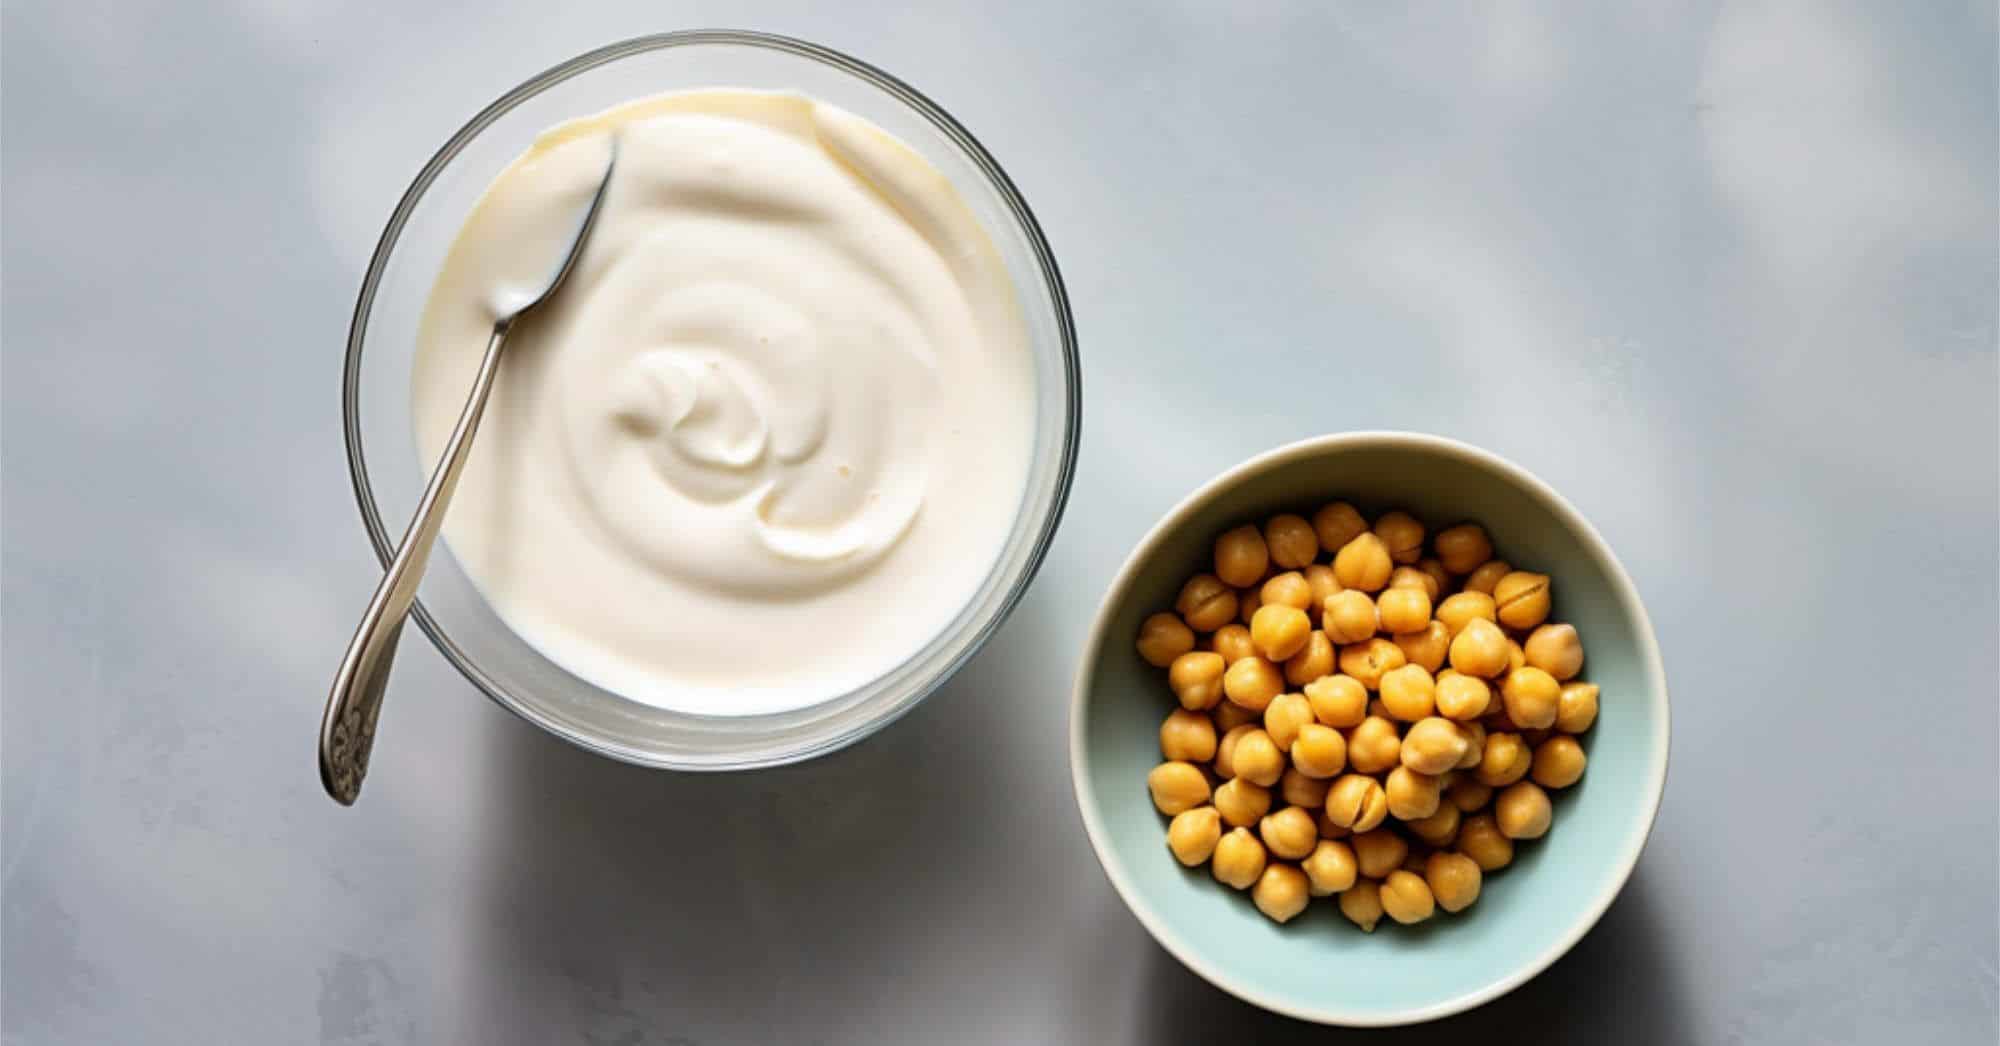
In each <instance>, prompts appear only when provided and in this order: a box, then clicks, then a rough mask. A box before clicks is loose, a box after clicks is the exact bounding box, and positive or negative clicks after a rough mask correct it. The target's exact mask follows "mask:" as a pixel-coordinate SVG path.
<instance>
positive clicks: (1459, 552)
mask: <svg viewBox="0 0 2000 1046" xmlns="http://www.w3.org/2000/svg"><path fill="white" fill-rule="evenodd" d="M1431 547H1432V548H1434V549H1436V550H1437V554H1438V560H1439V561H1440V562H1442V563H1444V568H1445V569H1446V570H1449V571H1451V572H1452V573H1454V574H1470V573H1472V572H1473V571H1474V570H1476V569H1478V567H1479V565H1480V564H1481V563H1484V562H1486V561H1487V560H1489V559H1492V558H1493V542H1492V540H1490V539H1489V538H1487V536H1486V528H1485V527H1482V526H1480V525H1479V524H1477V523H1460V524H1459V525H1458V526H1455V527H1446V528H1445V529H1443V530H1440V531H1438V536H1437V537H1436V539H1434V540H1433V541H1432V543H1431Z"/></svg>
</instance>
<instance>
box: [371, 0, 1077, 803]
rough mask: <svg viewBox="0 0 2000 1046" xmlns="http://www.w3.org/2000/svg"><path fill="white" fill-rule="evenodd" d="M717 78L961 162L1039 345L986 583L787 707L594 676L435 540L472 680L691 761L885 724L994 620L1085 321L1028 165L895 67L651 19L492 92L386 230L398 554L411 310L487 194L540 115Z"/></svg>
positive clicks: (410, 470) (490, 692) (1027, 541)
mask: <svg viewBox="0 0 2000 1046" xmlns="http://www.w3.org/2000/svg"><path fill="white" fill-rule="evenodd" d="M717 86H721V87H745V88H754V89H765V90H794V91H800V92H803V93H805V94H809V95H812V96H814V97H817V98H820V99H823V100H825V101H828V102H831V103H833V104H834V105H837V106H840V107H842V108H844V109H846V110H848V111H849V112H852V113H855V114H856V115H859V116H861V117H864V118H866V119H868V120H872V121H874V122H875V123H876V124H877V125H878V126H880V127H882V128H883V129H885V130H887V131H888V132H889V133H891V134H893V135H895V136H896V137H898V138H900V139H902V140H903V141H904V142H906V143H908V144H909V145H910V146H911V147H912V148H914V149H915V150H917V152H919V153H921V154H922V155H923V156H924V157H925V158H926V159H928V160H929V161H930V162H931V163H932V164H933V165H934V166H936V167H937V169H938V170H939V171H941V172H943V173H944V175H945V176H946V177H948V178H949V179H951V182H952V184H953V185H954V186H955V187H956V188H957V190H958V192H959V194H960V195H961V196H962V197H963V198H964V199H965V202H966V204H967V206H969V207H971V209H972V211H973V213H975V214H977V215H978V216H979V218H980V220H981V222H982V223H984V225H985V226H986V229H987V231H988V233H989V234H990V235H991V236H992V237H993V241H994V245H995V247H996V248H997V249H998V250H999V252H1000V255H1001V257H1002V259H1003V260H1004V261H1005V264H1006V266H1007V271H1008V274H1009V276H1011V277H1012V279H1013V283H1014V291H1015V294H1016V296H1017V299H1018V301H1019V304H1020V308H1021V314H1022V319H1023V322H1024V324H1025V326H1026V328H1027V330H1028V335H1029V341H1030V344H1031V345H1032V348H1033V352H1034V354H1035V401H1036V402H1035V410H1036V417H1035V428H1034V441H1035V445H1034V448H1033V451H1032V458H1031V464H1030V467H1029V473H1028V485H1027V489H1026V491H1025V492H1024V494H1023V497H1022V501H1021V505H1020V508H1019V510H1018V514H1017V516H1016V518H1015V520H1014V526H1013V529H1012V530H1011V531H1010V532H1009V534H1008V537H1007V543H1006V545H1005V547H1004V548H1003V549H1002V550H1001V552H1000V555H999V558H998V559H997V560H996V561H995V564H994V566H993V569H992V570H991V572H990V573H989V574H988V575H987V577H986V580H985V582H984V583H983V584H982V585H981V587H980V588H979V590H978V591H977V592H976V593H975V594H974V596H973V598H972V600H971V601H970V602H969V603H967V604H966V606H965V607H964V608H962V609H960V610H959V611H958V612H957V613H956V614H955V615H954V616H953V617H952V619H951V620H950V621H949V622H947V623H945V625H944V627H943V628H942V629H941V630H940V631H939V632H938V634H937V635H936V637H935V638H933V639H932V640H931V641H930V643H929V644H927V645H926V646H924V647H923V648H922V649H921V650H919V651H918V652H917V653H916V654H915V655H914V656H912V657H911V658H910V659H909V660H908V661H906V662H904V663H903V664H902V665H901V666H900V667H898V668H897V669H896V670H894V671H893V672H890V673H889V674H887V675H885V676H883V677H881V678H879V679H877V680H875V681H874V682H872V683H869V684H868V685H866V686H863V687H861V688H859V689H857V690H854V691H851V692H849V693H845V694H841V695H839V696H837V697H833V698H831V699H829V700H825V701H821V702H819V703H817V704H814V705H811V706H808V707H805V708H800V709H795V710H792V711H787V712H780V713H772V714H765V715H749V716H729V717H709V716H700V715H691V714H688V713H684V712H672V711H667V710H664V709H659V708H654V707H651V706H649V705H644V704H640V703H638V702H635V701H632V700H629V699H627V698H624V697H621V696H620V695H618V694H615V693H612V692H610V691H607V690H603V689H600V688H598V687H596V686H594V685H592V684H590V683H588V682H585V681H584V680H582V679H579V678H577V677H576V676H574V675H572V674H570V673H569V672H568V671H567V670H565V669H563V668H562V667H561V666H559V665H557V664H555V663H554V662H551V661H549V660H548V659H547V658H545V657H543V656H542V655H541V654H540V653H539V652H537V651H536V650H535V648H534V647H532V646H530V645H528V644H527V643H526V642H524V641H522V640H521V639H520V638H519V637H518V636H516V635H515V634H514V632H513V631H512V630H510V629H509V628H508V627H507V626H506V625H505V624H504V623H503V622H502V621H501V620H500V618H499V617H498V616H496V615H495V614H494V612H493V610H492V608H491V607H489V606H488V605H487V603H486V601H485V600H484V598H482V597H481V596H480V595H479V593H478V591H477V590H476V589H475V588H474V587H473V585H472V583H471V581H470V580H469V579H468V578H467V577H466V575H465V572H464V570H463V569H462V568H461V567H460V566H459V564H458V562H457V561H456V560H455V559H454V558H453V557H452V555H451V552H450V548H449V546H447V545H444V544H442V543H440V545H439V548H438V550H437V552H436V553H435V554H434V555H433V556H432V558H431V562H430V569H429V571H428V573H427V574H426V575H425V577H424V581H423V587H422V589H421V591H420V593H419V595H418V598H417V604H416V607H415V610H414V612H413V613H414V615H415V617H416V621H417V624H418V626H419V627H420V628H422V629H423V630H424V634H425V635H428V636H429V637H430V638H431V642H432V643H434V644H436V646H437V648H438V650H439V652H441V653H443V654H444V656H445V658H446V659H447V660H449V661H450V662H451V663H452V664H454V665H456V666H458V670H459V671H460V672H463V673H464V674H465V677H466V678H467V679H469V680H471V681H472V682H473V684H474V685H476V686H478V687H479V689H481V690H483V691H485V692H486V694H487V696H489V697H491V698H492V699H493V700H495V701H497V702H499V703H500V705H501V706H502V707H504V708H506V709H508V710H509V711H511V712H513V713H515V714H516V715H519V716H520V717H522V718H523V719H526V720H528V721H529V722H531V723H534V724H535V725H536V726H539V727H541V728H542V729H544V730H547V731H548V732H550V733H552V734H554V735H556V736H557V737H561V738H563V739H565V740H567V741H570V742H571V743H573V744H576V745H579V746H581V747H583V748H586V749H589V750H590V751H593V752H597V753H599V754H602V755H606V756H610V757H611V758H613V759H619V760H623V761H625V762H628V763H636V764H639V765H642V766H653V767H665V768H673V769H680V770H737V769H748V768H752V767H760V766H773V765H778V764H782V763H789V762H796V761H798V760H801V759H808V758H811V757H813V756H815V755H820V754H823V753H826V752H830V751H833V750H835V749H838V748H841V747H843V746H846V745H849V744H852V743H854V742H855V741H858V740H860V739H861V738H864V737H866V736H868V735H869V734H871V733H874V732H875V731H877V730H880V729H881V728H882V727H884V726H886V725H888V724H889V723H890V722H891V721H893V720H895V719H896V718H897V717H898V716H900V715H902V714H903V713H905V712H908V711H909V710H910V709H911V708H914V707H916V705H917V703H918V702H919V701H922V700H923V699H924V698H925V697H926V696H928V695H929V694H930V693H931V692H932V691H933V690H936V689H937V688H938V686H939V685H941V684H942V683H943V682H944V681H945V680H946V679H947V678H949V677H950V676H951V674H952V673H953V672H954V671H956V670H957V669H958V667H959V666H960V665H962V664H964V663H965V661H966V660H967V659H968V658H970V657H971V656H972V655H973V653H974V652H975V651H977V650H978V649H979V647H980V645H981V644H983V643H984V642H985V641H986V639H987V638H988V637H989V636H991V635H992V634H993V632H994V631H995V630H996V629H997V628H998V627H999V626H1000V622H1001V621H1002V620H1003V619H1005V618H1006V616H1007V613H1008V611H1010V610H1011V609H1013V607H1014V604H1015V603H1016V602H1017V601H1019V599H1020V597H1021V594H1022V592H1023V591H1024V590H1026V588H1027V586H1028V583H1029V581H1030V580H1031V579H1032V578H1033V576H1034V573H1035V570H1036V568H1037V567H1038V566H1040V564H1041V561H1042V556H1043V554H1044V553H1045V552H1046V551H1047V549H1048V545H1049V540H1050V539H1051V538H1052V537H1053V536H1054V534H1055V530H1056V524H1057V522H1058V520H1059V519H1060V517H1061V515H1062V508H1063V503H1064V501H1065V500H1066V498H1067V497H1068V494H1069V486H1070V479H1071V476H1072V474H1073V473H1074V471H1075V465H1076V447H1077V436H1078V430H1079V428H1080V426H1081V393H1080V376H1079V373H1078V362H1077V353H1076V337H1075V332H1074V330H1073V327H1072V324H1071V320H1070V312H1069V301H1068V298H1067V297H1066V296H1065V294H1064V292H1063V285H1062V278H1061V276H1060V274H1059V273H1058V272H1057V271H1056V263H1055V258H1054V257H1053V256H1052V255H1051V254H1050V252H1049V245H1048V243H1047V242H1046V241H1045V240H1044V239H1043V238H1042V232H1041V228H1040V226H1039V225H1037V224H1036V222H1035V217H1034V215H1033V214H1032V213H1030V212H1029V210H1028V205H1027V203H1026V201H1024V200H1022V199H1021V195H1020V193H1019V192H1017V191H1016V190H1015V188H1014V183H1013V182H1011V181H1010V180H1008V178H1007V175H1006V173H1005V172H1003V171H1002V170H1001V169H1000V165H999V164H998V163H995V162H994V160H993V158H992V157H991V156H990V155H988V154H987V152H986V150H985V149H984V148H983V147H982V146H980V144H979V142H978V141H976V140H975V139H974V138H973V137H972V135H971V133H970V132H968V131H966V129H965V128H963V127H961V126H959V124H958V122H957V121H956V120H953V119H952V118H951V116H950V114H948V113H946V112H945V111H944V110H943V109H942V108H939V107H938V105H937V104H936V103H935V102H932V101H931V100H930V99H928V98H925V97H924V96H923V95H921V94H919V93H917V91H916V90H915V89H914V88H912V87H910V86H909V85H908V84H905V83H903V82H902V81H900V80H897V79H896V78H895V77H893V76H890V75H889V74H887V73H885V72H883V71H881V70H879V69H876V68H874V67H873V66H870V65H868V64H866V63H864V62H861V61H858V60H856V59H853V58H850V57H848V56H846V55H844V54H840V53H839V52H836V51H832V50H829V49H827V48H824V47H820V46H818V45H816V44H810V43H806V42H805V41H802V40H793V39H788V38H786V37H780V36H770V35H765V34H761V33H748V32H737V31H728V30H700V31H691V32H677V33H662V34H659V35H655V36H644V37H638V38H635V39H632V40H626V41H624V42H622V43H616V44H612V45H610V46H608V47H602V48H599V49H597V50H595V51H591V52H589V53H587V54H583V55H579V56H577V57H576V58H573V59H571V60H569V61H567V62H564V63H562V64H561V65H558V66H556V67H554V68H552V69H550V70H548V71H547V72H544V73H542V74H541V75H539V76H536V77H534V78H533V79H531V80H529V81H527V82H526V83H523V84H521V85H520V86H519V87H516V88H514V89H513V90H511V91H508V92H507V93H506V94H504V95H502V96H501V97H500V98H499V100H497V101H495V102H494V103H493V104H491V105H489V106H487V107H486V108H485V109H484V110H483V111H481V112H480V113H479V115H477V116H475V117H473V118H472V120H471V121H470V122H469V123H467V124H466V125H465V126H464V127H463V128H462V129H460V130H459V132H458V133H457V134H455V135H453V136H452V137H451V140H450V141H448V142H446V143H445V144H444V147H443V148H442V149H440V150H438V152H437V155H435V156H433V157H431V160H430V162H429V163H426V164H425V165H424V167H423V170H421V171H419V172H418V173H417V177H416V180H415V181H413V182H412V183H411V184H410V188H409V189H408V191H406V192H405V193H404V194H403V198H402V200H401V201H400V202H398V203H397V205H396V210H395V212H394V213H393V214H391V215H390V217H389V224H388V227H387V228H386V229H384V230H383V231H382V238H381V240H380V242H378V243H377V245H376V247H375V253H374V256H373V257H372V258H371V259H370V260H369V263H368V272H367V275H366V278H365V279H364V281H363V283H362V286H361V294H360V297H359V299H358V300H357V301H356V302H355V306H354V320H353V325H352V327H351V328H350V329H349V332H348V337H347V362H346V371H345V375H344V379H343V383H342V389H341V400H342V410H343V414H344V422H345V429H346V438H347V460H348V467H349V471H350V472H351V474H352V478H353V481H354V494H355V497H356V499H357V500H358V501H359V502H360V507H361V518H362V520H363V522H364V523H365V524H366V525H367V528H368V537H369V540H370V541H372V542H373V543H374V545H375V552H376V555H377V556H379V557H380V558H381V559H382V561H383V562H384V563H385V564H386V563H387V562H388V560H389V558H390V556H391V554H392V553H393V551H394V543H395V541H396V540H397V539H398V538H399V537H400V536H401V534H402V531H403V527H404V526H405V525H406V524H407V523H408V521H409V519H410V517H411V515H412V513H413V512H414V511H415V509H416V503H417V498H418V496H419V495H420V494H421V492H422V489H423V484H424V481H425V479H426V478H427V476H428V473H429V471H430V467H431V463H430V462H427V461H419V460H418V456H417V451H416V438H415V433H414V431H413V428H412V423H411V415H410V364H411V360H412V356H413V354H414V352H415V349H416V343H417V337H416V335H417V324H418V321H419V319H420V318H421V316H422V314H423V308H424V303H425V301H426V299H427V298H428V296H429V294H430V290H431V282H432V280H433V278H434V277H435V275H436V273H437V271H438V268H439V266H440V265H441V264H442V263H443V260H444V256H445V252H446V250H447V249H448V248H449V247H450V245H451V242H452V240H453V238H454V237H455V236H456V235H457V233H458V229H459V227H460V225H461V224H462V223H463V222H464V220H465V217H466V215H467V214H468V213H469V212H470V211H471V208H472V205H473V203H474V201H475V200H477V199H478V197H479V195H480V193H482V192H484V191H485V189H486V186H487V185H488V183H490V182H491V181H492V180H493V178H494V177H495V176H496V175H497V174H499V172H500V171H501V169H502V168H504V167H505V166H506V165H507V164H508V163H509V162H511V161H512V160H513V159H514V158H515V157H516V156H518V155H520V154H521V153H522V152H523V151H524V150H526V149H527V147H528V146H529V144H530V143H532V142H533V141H534V138H535V136H536V134H538V133H539V132H541V131H542V130H543V129H545V128H548V127H552V126H554V125H556V124H558V123H561V122H563V121H565V120H568V119H571V118H573V117H578V116H585V115H589V114H592V113H597V112H600V111H602V110H604V109H607V108H610V107H611V106H613V105H616V104H618V103H620V102H624V101H628V100H630V99H634V98H640V97H645V96H648V95H654V94H659V93H662V92H666V91H673V90H679V89H685V88H693V87H717Z"/></svg>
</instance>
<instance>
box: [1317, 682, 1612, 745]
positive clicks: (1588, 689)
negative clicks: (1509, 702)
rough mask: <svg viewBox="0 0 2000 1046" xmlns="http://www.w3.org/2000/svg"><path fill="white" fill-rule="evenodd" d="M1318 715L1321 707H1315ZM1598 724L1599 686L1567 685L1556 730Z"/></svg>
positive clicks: (1558, 705)
mask: <svg viewBox="0 0 2000 1046" xmlns="http://www.w3.org/2000/svg"><path fill="white" fill-rule="evenodd" d="M1313 712H1314V713H1315V714H1317V713H1318V712H1319V707H1318V706H1317V705H1315V706H1314V707H1313ZM1595 722H1597V684H1596V683H1582V682H1578V683H1565V684H1563V688H1562V692H1561V693H1559V694H1558V695H1557V696H1556V729H1557V730H1560V731H1562V732H1563V733H1565V734H1580V733H1583V732H1584V731H1585V730H1588V729H1590V724H1592V723H1595Z"/></svg>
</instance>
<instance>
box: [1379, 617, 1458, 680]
mask: <svg viewBox="0 0 2000 1046" xmlns="http://www.w3.org/2000/svg"><path fill="white" fill-rule="evenodd" d="M1392 642H1394V643H1395V644H1396V647H1397V649H1399V650H1401V651H1402V652H1403V660H1405V661H1408V662H1409V663H1410V664H1413V665H1422V666H1424V671H1426V672H1430V673H1432V674H1436V672H1437V670H1438V669H1440V668H1443V667H1444V659H1445V657H1446V656H1447V655H1448V654H1449V653H1450V652H1451V629H1449V628H1446V627H1445V626H1444V622H1442V621H1435V620H1434V621H1432V622H1431V623H1430V624H1427V625H1425V626H1424V630H1423V631H1421V632H1411V633H1409V634H1407V635H1400V636H1395V637H1393V639H1392Z"/></svg>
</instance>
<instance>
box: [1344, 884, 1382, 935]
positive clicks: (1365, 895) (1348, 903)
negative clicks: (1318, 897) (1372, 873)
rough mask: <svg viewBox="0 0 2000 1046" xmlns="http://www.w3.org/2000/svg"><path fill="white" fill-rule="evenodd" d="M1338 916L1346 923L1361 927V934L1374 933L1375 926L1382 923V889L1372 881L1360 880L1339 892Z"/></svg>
mask: <svg viewBox="0 0 2000 1046" xmlns="http://www.w3.org/2000/svg"><path fill="white" fill-rule="evenodd" d="M1340 914H1342V915H1345V916H1347V921H1349V922H1351V923H1353V924H1354V925H1356V926H1359V927H1361V932H1362V933H1374V932H1375V924H1376V923H1379V922H1381V921H1382V888H1381V886H1380V885H1379V884H1377V883H1376V882H1375V881H1374V880H1372V879H1362V880H1360V881H1359V882H1356V883H1355V884H1354V885H1353V886H1350V887H1348V888H1347V889H1345V890H1342V891H1341V892H1340Z"/></svg>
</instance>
